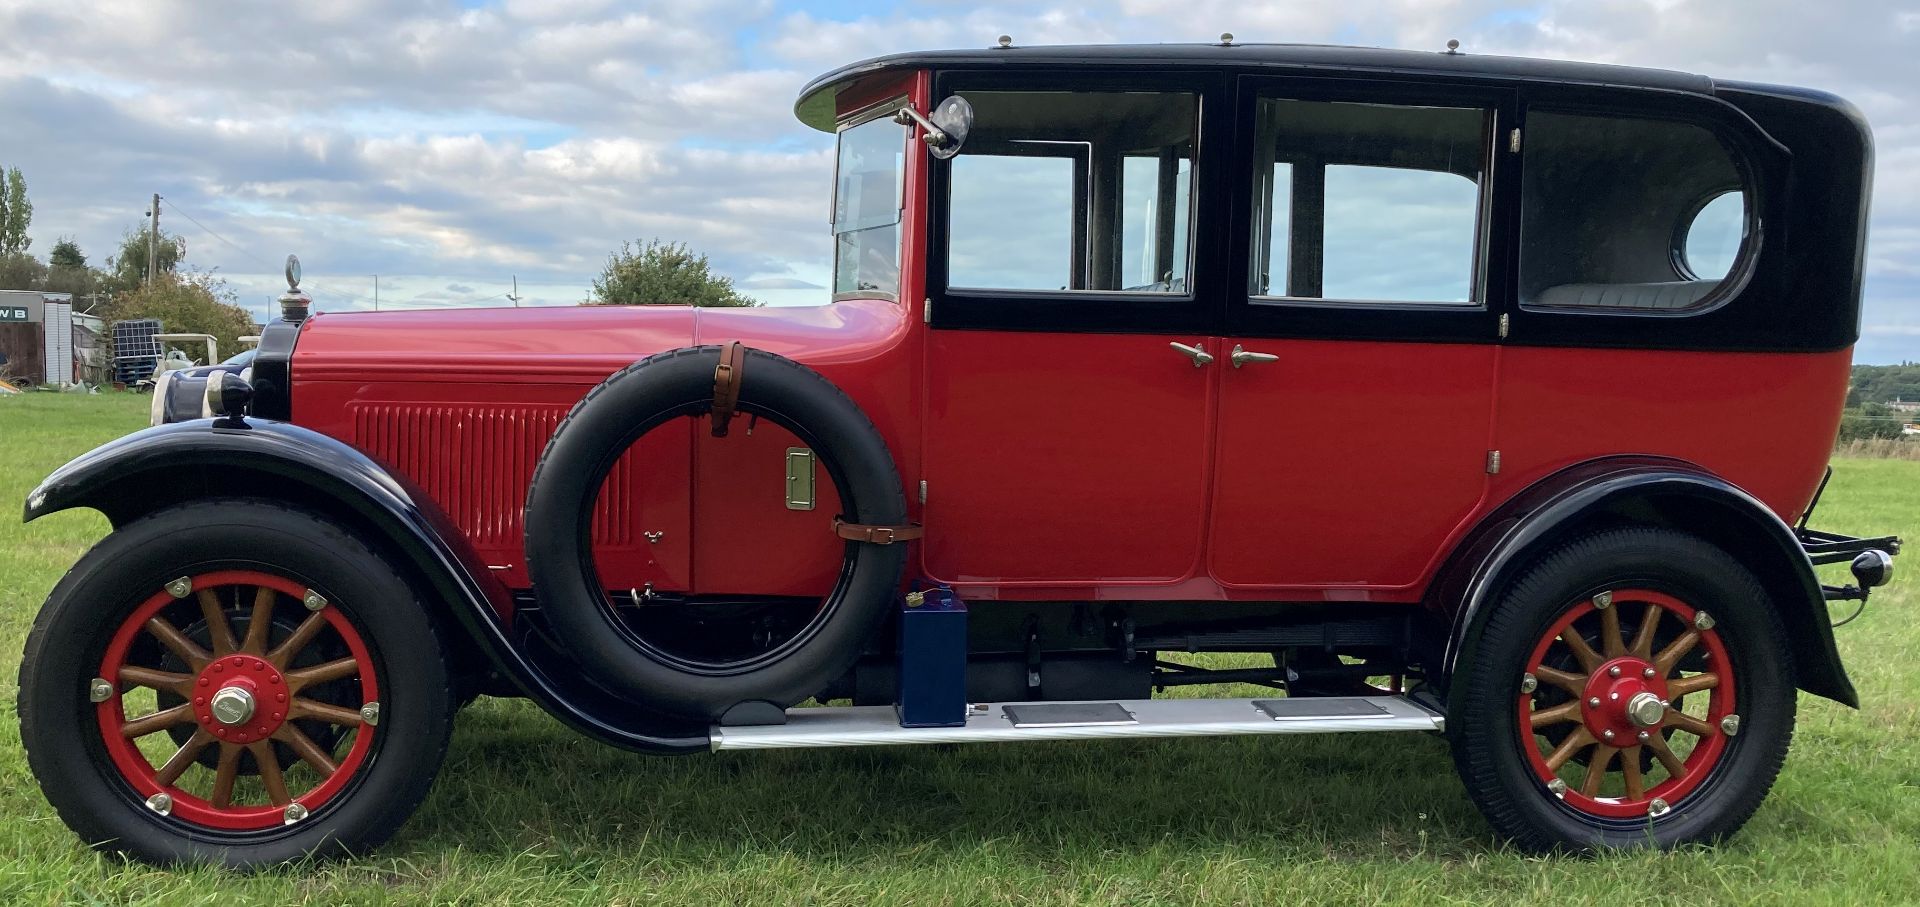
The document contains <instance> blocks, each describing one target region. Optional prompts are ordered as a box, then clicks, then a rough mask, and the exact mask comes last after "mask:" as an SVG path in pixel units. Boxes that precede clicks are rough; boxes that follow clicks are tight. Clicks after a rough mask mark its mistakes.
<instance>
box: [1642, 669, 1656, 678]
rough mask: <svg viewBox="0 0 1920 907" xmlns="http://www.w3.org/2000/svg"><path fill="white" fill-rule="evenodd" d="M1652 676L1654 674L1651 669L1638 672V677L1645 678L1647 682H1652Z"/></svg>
mask: <svg viewBox="0 0 1920 907" xmlns="http://www.w3.org/2000/svg"><path fill="white" fill-rule="evenodd" d="M1654 674H1655V672H1654V670H1653V669H1652V668H1644V669H1642V670H1641V671H1640V676H1641V677H1645V678H1646V679H1648V680H1652V679H1653V678H1654Z"/></svg>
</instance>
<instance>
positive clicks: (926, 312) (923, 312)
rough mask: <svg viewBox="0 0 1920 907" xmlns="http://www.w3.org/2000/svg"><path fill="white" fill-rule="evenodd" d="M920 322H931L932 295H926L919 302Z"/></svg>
mask: <svg viewBox="0 0 1920 907" xmlns="http://www.w3.org/2000/svg"><path fill="white" fill-rule="evenodd" d="M920 322H921V323H922V324H932V323H933V297H931V296H929V297H927V300H926V301H925V302H922V303H921V304H920Z"/></svg>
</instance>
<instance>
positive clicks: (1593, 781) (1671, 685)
mask: <svg viewBox="0 0 1920 907" xmlns="http://www.w3.org/2000/svg"><path fill="white" fill-rule="evenodd" d="M1623 618H1624V619H1628V620H1636V621H1637V623H1636V624H1635V625H1634V627H1633V633H1632V638H1630V639H1629V638H1628V637H1627V635H1626V633H1625V632H1624V631H1623V628H1622V626H1621V621H1622V619H1623ZM1713 627H1714V622H1713V619H1712V617H1711V616H1710V615H1708V614H1707V613H1706V612H1703V611H1699V610H1696V609H1695V608H1693V607H1692V606H1690V605H1688V604H1686V603H1685V602H1682V601H1681V600H1679V599H1677V598H1675V597H1673V596H1671V595H1668V594H1666V593H1663V592H1655V591H1652V590H1648V589H1616V590H1612V591H1611V592H1603V593H1600V594H1599V595H1596V596H1595V597H1594V598H1592V599H1588V600H1586V601H1582V602H1579V603H1577V604H1575V605H1573V606H1572V607H1570V608H1568V609H1567V611H1566V613H1565V614H1562V615H1561V617H1560V619H1559V620H1557V621H1555V622H1554V624H1553V626H1552V627H1550V628H1548V630H1547V632H1546V633H1545V634H1543V635H1542V637H1541V639H1540V641H1539V643H1538V644H1537V645H1535V646H1534V648H1533V652H1532V654H1530V655H1529V656H1528V658H1527V667H1526V673H1525V674H1524V675H1523V676H1522V677H1521V678H1519V680H1520V694H1519V719H1520V723H1519V736H1520V748H1521V751H1522V752H1524V753H1525V754H1526V757H1527V761H1528V763H1529V764H1530V765H1531V766H1532V767H1533V771H1534V775H1535V776H1536V777H1537V778H1538V779H1539V781H1540V783H1541V784H1542V785H1544V786H1546V788H1547V790H1548V791H1549V792H1550V793H1552V794H1553V795H1554V796H1556V797H1559V798H1560V800H1561V801H1562V802H1564V803H1565V804H1566V805H1567V806H1568V807H1569V808H1571V809H1573V810H1575V811H1578V812H1582V813H1586V814H1588V815H1592V816H1598V817H1602V818H1608V819H1642V818H1646V817H1649V816H1652V817H1658V816H1660V815H1663V814H1665V813H1666V811H1667V810H1669V809H1671V808H1673V807H1674V806H1676V805H1678V804H1679V803H1680V801H1681V799H1682V798H1684V797H1686V796H1687V795H1688V794H1691V793H1692V792H1694V791H1695V790H1697V789H1699V787H1700V784H1701V782H1703V781H1705V780H1706V779H1707V777H1708V776H1709V775H1711V774H1712V773H1713V770H1714V768H1715V767H1716V766H1717V765H1718V764H1719V762H1720V759H1721V757H1722V756H1724V755H1725V753H1726V750H1727V745H1728V738H1729V737H1730V736H1731V735H1732V733H1734V732H1737V731H1738V722H1739V719H1738V717H1736V716H1737V712H1736V709H1735V700H1734V677H1733V663H1732V661H1731V660H1730V659H1729V658H1728V655H1727V648H1726V645H1725V643H1724V642H1723V641H1722V640H1721V638H1720V634H1719V632H1718V631H1717V630H1715V629H1713ZM1669 632H1671V633H1672V634H1673V635H1671V636H1670V637H1666V642H1665V643H1664V644H1662V645H1660V646H1659V648H1658V649H1656V648H1655V643H1656V640H1657V639H1659V638H1662V637H1665V636H1666V634H1668V633H1669ZM1595 640H1598V644H1597V645H1596V644H1595ZM1696 651H1699V652H1700V657H1699V659H1698V662H1699V667H1701V668H1703V670H1692V669H1691V668H1683V667H1682V662H1683V661H1688V659H1689V656H1691V655H1693V654H1694V653H1695V652H1696ZM1689 664H1692V662H1689ZM1697 694H1705V695H1706V697H1707V706H1706V709H1705V716H1704V717H1701V716H1696V715H1690V714H1688V713H1687V712H1685V711H1683V709H1682V706H1683V704H1684V701H1685V699H1686V697H1689V696H1694V695H1697ZM1656 702H1657V703H1658V707H1657V708H1656V706H1655V705H1654V703H1656ZM1636 705H1637V709H1636ZM1675 734H1686V735H1689V736H1690V737H1691V738H1692V739H1693V741H1694V742H1693V746H1692V748H1691V749H1690V750H1688V751H1687V752H1686V754H1685V755H1684V756H1682V755H1680V754H1679V753H1676V752H1675V751H1674V748H1673V746H1672V742H1673V741H1672V739H1671V737H1672V736H1673V735H1675ZM1682 739H1683V740H1684V739H1686V738H1682ZM1649 755H1650V756H1651V762H1650V766H1649V767H1643V766H1642V762H1643V760H1644V759H1645V757H1646V756H1649ZM1576 759H1583V760H1584V762H1585V765H1586V771H1585V772H1584V773H1579V772H1575V773H1574V775H1575V777H1574V778H1566V777H1565V776H1564V775H1563V771H1565V770H1566V767H1567V766H1568V765H1569V764H1570V763H1574V762H1575V760H1576ZM1649 770H1652V771H1657V772H1659V773H1660V774H1661V777H1660V778H1659V779H1658V780H1657V781H1654V782H1653V783H1651V784H1649V783H1648V781H1649V778H1648V774H1647V773H1648V771H1649Z"/></svg>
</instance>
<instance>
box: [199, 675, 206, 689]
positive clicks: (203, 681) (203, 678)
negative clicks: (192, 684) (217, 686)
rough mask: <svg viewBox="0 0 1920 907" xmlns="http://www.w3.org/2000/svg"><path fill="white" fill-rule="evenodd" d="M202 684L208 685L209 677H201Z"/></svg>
mask: <svg viewBox="0 0 1920 907" xmlns="http://www.w3.org/2000/svg"><path fill="white" fill-rule="evenodd" d="M200 685H201V686H203V687H204V686H206V685H207V679H206V678H205V677H202V678H200Z"/></svg>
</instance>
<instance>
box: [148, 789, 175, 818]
mask: <svg viewBox="0 0 1920 907" xmlns="http://www.w3.org/2000/svg"><path fill="white" fill-rule="evenodd" d="M147 808H148V809H151V810H153V811H154V812H157V813H159V814H160V815H163V816H164V815H166V814H168V813H170V812H173V798H172V797H169V796H167V795H166V794H154V795H153V796H151V797H148V798H147Z"/></svg>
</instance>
